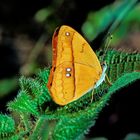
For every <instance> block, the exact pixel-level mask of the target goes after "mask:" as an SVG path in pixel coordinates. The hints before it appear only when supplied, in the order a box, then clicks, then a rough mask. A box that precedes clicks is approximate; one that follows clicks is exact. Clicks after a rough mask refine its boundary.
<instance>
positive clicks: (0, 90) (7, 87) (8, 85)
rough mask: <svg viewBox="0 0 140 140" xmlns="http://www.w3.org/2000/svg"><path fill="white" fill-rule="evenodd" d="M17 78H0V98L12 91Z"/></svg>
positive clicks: (15, 85)
mask: <svg viewBox="0 0 140 140" xmlns="http://www.w3.org/2000/svg"><path fill="white" fill-rule="evenodd" d="M17 81H18V80H17V78H15V77H14V78H11V79H3V80H0V98H1V97H3V96H5V95H6V94H8V93H9V92H11V91H13V90H14V89H16V87H17V85H18V84H17Z"/></svg>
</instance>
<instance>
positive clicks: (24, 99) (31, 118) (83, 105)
mask: <svg viewBox="0 0 140 140" xmlns="http://www.w3.org/2000/svg"><path fill="white" fill-rule="evenodd" d="M100 54H101V51H98V52H97V55H98V56H99V59H102V56H100ZM106 63H107V65H108V66H109V70H108V71H107V74H108V76H109V78H110V80H111V81H112V83H113V84H112V86H109V85H108V84H106V83H103V84H102V85H101V86H100V87H99V88H97V90H95V93H94V101H93V102H92V103H91V96H92V95H91V94H90V93H87V94H86V95H85V96H83V97H81V98H80V99H79V100H76V101H74V102H72V103H70V104H68V105H66V106H58V105H56V104H55V103H54V102H53V101H52V99H51V97H50V94H49V92H48V89H47V87H46V84H47V81H48V76H49V71H50V70H49V69H45V70H42V71H40V72H39V73H38V74H37V75H36V77H35V78H25V77H21V78H20V80H19V82H20V88H21V89H20V91H19V93H18V96H17V97H16V98H15V99H14V100H13V101H11V102H9V103H8V105H7V106H8V110H9V111H10V114H9V115H4V114H0V120H1V121H0V139H2V140H7V139H9V140H18V139H23V140H24V139H30V140H34V139H41V140H47V139H52V140H67V139H69V140H74V139H80V140H81V139H82V138H84V134H85V133H86V132H87V131H88V129H89V128H90V127H91V126H93V125H94V124H95V122H96V119H97V118H98V115H99V113H100V111H101V110H102V108H103V107H104V106H105V105H106V104H107V103H108V101H109V99H110V97H111V95H112V94H113V93H115V92H116V91H117V90H120V89H121V88H123V87H125V86H129V84H131V83H132V82H134V81H136V80H138V79H140V72H138V71H139V70H140V54H139V53H125V52H118V51H115V50H110V51H107V55H106ZM96 95H97V96H96ZM99 95H100V96H99Z"/></svg>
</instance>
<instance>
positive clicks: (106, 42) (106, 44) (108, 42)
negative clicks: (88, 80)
mask: <svg viewBox="0 0 140 140" xmlns="http://www.w3.org/2000/svg"><path fill="white" fill-rule="evenodd" d="M112 38H113V35H111V34H110V33H108V36H107V38H106V41H105V46H104V49H103V50H104V51H103V52H104V54H103V57H102V58H103V62H104V61H105V56H106V53H107V50H108V47H109V46H110V43H111V40H112Z"/></svg>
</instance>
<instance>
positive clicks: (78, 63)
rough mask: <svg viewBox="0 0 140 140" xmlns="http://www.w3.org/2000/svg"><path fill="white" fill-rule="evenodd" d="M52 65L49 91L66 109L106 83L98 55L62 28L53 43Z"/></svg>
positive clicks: (83, 40)
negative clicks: (67, 105)
mask: <svg viewBox="0 0 140 140" xmlns="http://www.w3.org/2000/svg"><path fill="white" fill-rule="evenodd" d="M52 46H53V61H52V69H51V73H50V76H49V81H48V84H47V87H48V89H49V91H50V93H51V96H52V98H53V100H54V102H55V103H56V104H59V105H66V104H68V103H70V102H73V101H74V100H77V99H79V98H80V97H81V96H83V95H84V94H86V93H87V92H88V91H90V90H92V89H93V88H96V87H98V86H99V85H100V84H101V83H102V82H103V81H104V79H105V71H106V69H107V66H106V65H105V66H104V68H103V70H102V67H101V65H100V62H99V60H98V58H97V56H96V54H95V53H94V52H93V50H92V49H91V47H90V45H89V44H88V43H87V41H86V40H85V39H84V38H83V37H82V36H81V35H80V34H79V33H78V32H77V31H75V30H74V29H72V28H71V27H69V26H66V25H63V26H61V27H60V28H57V29H56V31H55V32H54V35H53V39H52Z"/></svg>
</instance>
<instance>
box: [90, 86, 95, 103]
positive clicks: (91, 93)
mask: <svg viewBox="0 0 140 140" xmlns="http://www.w3.org/2000/svg"><path fill="white" fill-rule="evenodd" d="M93 94H94V88H93V89H92V92H91V101H90V102H91V103H92V101H93Z"/></svg>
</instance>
